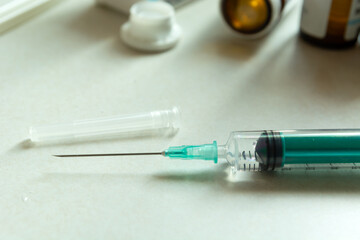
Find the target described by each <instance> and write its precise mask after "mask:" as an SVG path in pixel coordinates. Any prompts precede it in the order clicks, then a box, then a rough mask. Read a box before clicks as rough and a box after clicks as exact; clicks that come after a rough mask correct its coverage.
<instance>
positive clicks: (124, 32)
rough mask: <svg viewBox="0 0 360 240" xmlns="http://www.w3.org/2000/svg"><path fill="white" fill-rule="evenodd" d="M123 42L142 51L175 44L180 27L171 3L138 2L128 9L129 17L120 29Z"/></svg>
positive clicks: (161, 49) (159, 49)
mask: <svg viewBox="0 0 360 240" xmlns="http://www.w3.org/2000/svg"><path fill="white" fill-rule="evenodd" d="M120 34H121V38H122V40H123V42H124V43H125V44H127V45H128V46H130V47H133V48H135V49H138V50H143V51H164V50H167V49H170V48H172V47H174V46H175V45H176V43H177V42H178V41H179V39H180V36H181V29H180V27H179V25H178V24H177V23H176V20H175V11H174V8H173V6H172V5H170V4H168V3H166V2H160V1H156V2H138V3H135V4H134V5H133V6H132V7H131V9H130V19H129V21H128V22H126V23H125V24H123V25H122V26H121V29H120Z"/></svg>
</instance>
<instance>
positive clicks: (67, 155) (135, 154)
mask: <svg viewBox="0 0 360 240" xmlns="http://www.w3.org/2000/svg"><path fill="white" fill-rule="evenodd" d="M164 154H165V153H164V152H144V153H104V154H57V155H53V156H54V157H113V156H144V155H164Z"/></svg>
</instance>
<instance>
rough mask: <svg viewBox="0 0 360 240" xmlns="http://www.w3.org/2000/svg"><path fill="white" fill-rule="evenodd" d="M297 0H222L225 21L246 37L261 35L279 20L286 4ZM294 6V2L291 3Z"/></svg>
mask: <svg viewBox="0 0 360 240" xmlns="http://www.w3.org/2000/svg"><path fill="white" fill-rule="evenodd" d="M295 1H296V0H222V1H221V13H222V15H223V17H224V19H225V22H226V23H227V24H228V25H229V26H230V27H231V28H232V29H233V30H235V31H236V32H237V33H238V34H240V35H242V36H245V37H252V38H254V37H260V36H263V35H265V34H266V33H268V32H269V31H270V30H271V29H272V27H274V25H276V23H277V22H278V21H279V19H280V17H281V15H282V14H283V10H284V7H285V6H290V4H288V3H290V2H295ZM291 6H294V4H291Z"/></svg>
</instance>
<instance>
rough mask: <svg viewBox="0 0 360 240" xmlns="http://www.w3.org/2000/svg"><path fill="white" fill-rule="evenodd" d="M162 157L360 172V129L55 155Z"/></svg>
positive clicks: (241, 166) (242, 134)
mask: <svg viewBox="0 0 360 240" xmlns="http://www.w3.org/2000/svg"><path fill="white" fill-rule="evenodd" d="M126 155H163V156H165V157H169V158H178V159H185V160H192V159H202V160H208V161H214V163H217V162H218V160H219V159H224V160H226V161H227V162H228V163H229V164H230V165H231V167H232V168H233V169H234V170H244V171H273V170H293V169H306V170H317V169H340V168H350V169H358V168H359V169H360V129H332V130H325V129H323V130H282V131H273V130H269V131H236V132H232V133H231V134H230V137H229V139H228V141H227V143H226V144H225V145H218V144H217V142H216V141H214V142H213V143H212V144H203V145H183V146H175V147H169V148H168V149H166V150H165V151H162V152H150V153H110V154H73V155H55V156H57V157H96V156H126Z"/></svg>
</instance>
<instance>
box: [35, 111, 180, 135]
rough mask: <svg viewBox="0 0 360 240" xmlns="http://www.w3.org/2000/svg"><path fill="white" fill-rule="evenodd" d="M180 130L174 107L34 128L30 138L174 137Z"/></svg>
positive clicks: (177, 112)
mask: <svg viewBox="0 0 360 240" xmlns="http://www.w3.org/2000/svg"><path fill="white" fill-rule="evenodd" d="M179 128H180V113H179V109H178V108H177V107H173V108H172V109H169V110H160V111H152V112H147V113H138V114H129V115H120V116H112V117H105V118H97V119H89V120H80V121H74V122H70V123H63V124H52V125H45V126H33V127H30V128H29V138H30V140H31V141H32V142H46V141H63V140H77V139H86V138H91V139H93V138H97V137H108V136H121V135H125V136H128V135H129V136H134V135H135V136H142V135H148V134H152V135H153V134H159V135H173V134H175V133H176V132H177V131H178V129H179Z"/></svg>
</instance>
